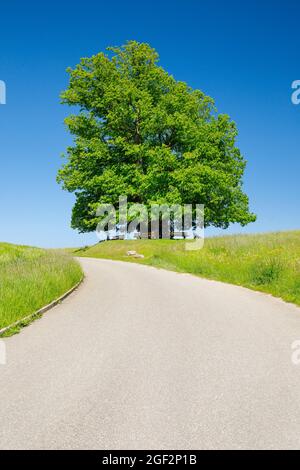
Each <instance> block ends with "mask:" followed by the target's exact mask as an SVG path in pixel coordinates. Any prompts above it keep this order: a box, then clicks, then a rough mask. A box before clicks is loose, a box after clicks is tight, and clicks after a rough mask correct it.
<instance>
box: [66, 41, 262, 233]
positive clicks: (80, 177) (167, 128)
mask: <svg viewBox="0 0 300 470" xmlns="http://www.w3.org/2000/svg"><path fill="white" fill-rule="evenodd" d="M68 72H69V75H70V82H69V86H68V88H67V90H66V91H64V92H63V93H62V102H63V103H65V104H68V105H71V106H76V112H75V113H74V114H72V115H71V116H69V117H68V118H67V119H66V121H65V122H66V125H67V127H68V129H69V131H70V132H71V134H73V135H74V145H72V146H70V147H69V148H68V149H67V155H66V156H65V157H66V162H65V164H64V165H63V166H62V168H61V169H60V170H59V173H58V182H59V183H61V184H62V185H63V188H64V189H66V190H67V191H70V192H74V193H75V196H76V202H75V205H74V208H73V212H72V227H73V228H75V229H78V230H79V231H80V232H89V231H92V230H95V228H96V226H97V223H98V219H97V216H96V209H97V207H98V205H99V203H110V204H114V205H117V204H118V200H119V196H120V195H126V196H127V198H128V202H129V203H132V204H133V203H142V204H146V205H147V206H150V204H152V203H158V204H204V205H205V226H209V225H214V226H216V227H222V228H226V227H228V225H229V224H230V223H233V222H238V223H240V224H241V225H246V224H247V223H249V222H252V221H254V220H255V215H254V214H252V213H251V212H250V211H249V207H248V197H247V195H246V194H245V193H244V192H243V190H242V177H243V173H244V169H245V164H246V162H245V160H244V158H243V156H242V155H241V153H240V150H239V149H238V148H237V147H236V136H237V128H236V125H235V123H234V122H233V121H232V120H231V119H230V118H229V116H227V115H224V114H217V111H216V109H215V106H214V101H213V100H212V98H210V97H208V96H206V95H205V94H204V93H203V92H202V91H200V90H194V89H192V88H191V87H189V86H188V85H187V84H186V83H184V82H182V81H176V80H175V79H174V77H173V76H172V75H170V74H168V73H167V72H166V71H165V70H164V69H163V68H162V67H160V66H159V65H158V54H157V52H156V51H155V50H154V49H153V48H151V47H150V46H149V45H148V44H144V43H138V42H136V41H129V42H127V43H126V44H125V45H124V46H121V47H112V48H108V50H107V53H103V52H100V53H99V54H96V55H94V56H92V57H90V58H83V59H81V61H80V63H79V65H77V66H76V67H75V68H74V69H71V68H69V69H68Z"/></svg>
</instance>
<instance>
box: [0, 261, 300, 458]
mask: <svg viewBox="0 0 300 470" xmlns="http://www.w3.org/2000/svg"><path fill="white" fill-rule="evenodd" d="M81 263H82V265H83V267H84V270H85V272H86V279H85V282H84V283H83V285H82V286H81V287H80V288H79V289H78V290H77V291H75V292H74V293H73V294H72V295H71V296H70V297H68V298H67V299H66V300H65V301H64V302H63V303H62V304H61V305H59V306H57V307H55V308H54V309H53V310H51V311H50V312H48V313H47V314H45V316H44V317H43V318H42V319H41V320H38V321H36V322H34V323H33V324H32V325H31V326H30V327H28V328H25V329H24V330H23V331H22V332H21V334H19V335H16V336H14V337H12V338H8V339H5V343H6V347H7V365H5V366H3V365H0V381H1V382H0V383H1V387H0V449H20V448H21V449H24V448H25V449H37V448H42V449H48V448H52V449H211V448H213V449H216V448H251V449H253V448H257V449H259V448H298V449H299V448H300V365H299V366H296V365H293V364H292V362H291V353H292V350H291V343H292V342H293V341H294V340H296V339H300V309H298V308H296V307H294V306H292V305H289V304H285V303H284V302H282V301H280V300H277V299H274V298H272V297H270V296H266V295H263V294H259V293H255V292H251V291H249V290H246V289H243V288H239V287H234V286H230V285H226V284H222V283H217V282H214V281H208V280H203V279H199V278H196V277H193V276H190V275H185V274H176V273H172V272H167V271H163V270H156V269H154V268H149V267H145V266H141V265H137V264H129V263H128V264H127V263H122V262H113V261H106V260H96V259H82V260H81Z"/></svg>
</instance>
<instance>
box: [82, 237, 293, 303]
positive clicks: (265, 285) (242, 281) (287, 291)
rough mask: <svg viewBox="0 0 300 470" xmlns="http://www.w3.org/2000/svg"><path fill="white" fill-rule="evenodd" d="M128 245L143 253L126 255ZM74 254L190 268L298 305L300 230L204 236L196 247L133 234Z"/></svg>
mask: <svg viewBox="0 0 300 470" xmlns="http://www.w3.org/2000/svg"><path fill="white" fill-rule="evenodd" d="M127 250H136V251H137V252H138V253H141V254H143V255H144V256H145V258H144V259H134V258H129V257H128V256H126V252H127ZM76 254H77V255H78V256H91V257H99V258H111V259H120V260H124V261H132V262H138V263H144V264H148V265H152V266H156V267H161V268H165V269H170V270H174V271H179V272H187V273H192V274H196V275H198V276H202V277H206V278H209V279H215V280H219V281H223V282H228V283H232V284H237V285H241V286H245V287H249V288H250V289H255V290H260V291H263V292H267V293H270V294H273V295H274V296H277V297H281V298H283V299H284V300H287V301H290V302H294V303H296V304H298V305H300V231H293V232H279V233H269V234H258V235H234V236H224V237H214V238H208V239H206V240H205V245H204V248H203V249H202V250H199V251H186V250H185V242H184V241H175V240H174V241H173V240H137V241H126V242H123V241H112V242H105V243H101V244H98V245H95V246H93V247H90V248H85V249H81V250H76Z"/></svg>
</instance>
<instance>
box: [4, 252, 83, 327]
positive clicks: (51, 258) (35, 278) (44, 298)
mask: <svg viewBox="0 0 300 470" xmlns="http://www.w3.org/2000/svg"><path fill="white" fill-rule="evenodd" d="M81 277H82V271H81V268H80V266H79V264H78V263H77V262H76V261H74V260H73V259H72V258H71V257H70V256H69V255H67V254H66V253H64V252H55V251H52V250H43V249H39V248H30V247H25V246H16V245H10V244H7V243H0V329H1V328H3V327H5V326H8V325H10V324H12V323H14V322H16V321H17V320H20V319H22V318H24V317H26V316H27V315H30V314H31V313H34V312H35V311H36V310H38V309H40V308H41V307H43V306H45V305H47V304H48V303H50V302H51V301H53V300H55V299H56V298H58V297H59V296H61V295H62V294H64V293H65V292H67V291H68V290H69V289H70V288H71V287H73V286H74V285H75V284H76V283H77V282H79V280H80V279H81Z"/></svg>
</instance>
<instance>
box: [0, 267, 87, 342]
mask: <svg viewBox="0 0 300 470" xmlns="http://www.w3.org/2000/svg"><path fill="white" fill-rule="evenodd" d="M83 280H84V274H83V275H82V277H81V279H80V281H79V282H77V283H76V284H75V286H73V287H71V289H69V290H68V291H67V292H65V293H64V294H62V295H61V296H60V297H58V298H57V299H55V300H53V301H52V302H50V304H48V305H45V306H44V307H42V308H40V309H39V310H37V311H36V312H34V313H31V314H30V315H27V316H26V317H24V318H21V320H18V321H16V322H15V323H12V324H11V325H8V326H5V327H4V328H1V329H0V337H2V336H3V335H4V334H5V333H7V332H8V331H9V330H12V329H14V328H21V327H22V326H27V325H28V324H29V323H31V322H32V321H34V320H35V319H37V318H41V317H42V316H43V315H44V313H46V312H48V311H49V310H51V309H52V308H54V307H56V305H58V304H59V303H61V302H62V301H63V300H65V299H66V298H67V297H69V295H71V294H72V293H73V292H74V291H75V290H76V289H78V287H79V286H80V285H81V284H82V282H83Z"/></svg>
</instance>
